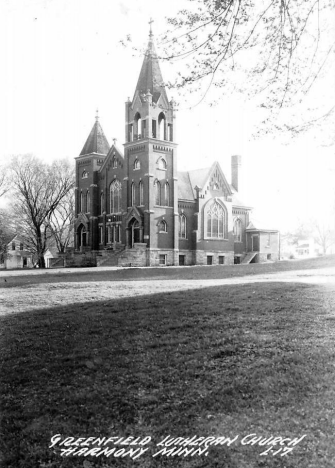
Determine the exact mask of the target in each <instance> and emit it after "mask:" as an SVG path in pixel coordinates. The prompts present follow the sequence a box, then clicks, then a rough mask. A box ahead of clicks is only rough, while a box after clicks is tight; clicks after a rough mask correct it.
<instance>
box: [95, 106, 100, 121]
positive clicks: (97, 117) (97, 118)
mask: <svg viewBox="0 0 335 468" xmlns="http://www.w3.org/2000/svg"><path fill="white" fill-rule="evenodd" d="M95 112H96V114H95V120H99V110H98V109H97V110H96V111H95Z"/></svg>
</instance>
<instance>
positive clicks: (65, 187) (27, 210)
mask: <svg viewBox="0 0 335 468" xmlns="http://www.w3.org/2000/svg"><path fill="white" fill-rule="evenodd" d="M10 170H11V180H12V189H11V190H12V192H13V200H14V201H13V202H12V210H13V215H14V216H15V217H16V219H17V220H18V226H19V233H20V236H22V237H24V239H25V241H26V243H27V244H28V246H29V247H30V249H31V250H32V251H33V252H35V255H36V259H37V263H38V266H39V267H40V268H45V261H44V254H45V252H46V249H47V246H48V241H49V239H50V237H51V235H52V233H51V230H50V218H51V217H52V215H53V213H54V212H55V210H56V209H57V208H58V206H59V204H60V203H61V202H62V200H63V199H64V197H65V196H66V195H67V194H68V192H69V191H70V190H71V188H72V187H73V185H74V174H73V168H72V167H71V166H70V164H69V162H68V161H66V160H59V161H54V162H53V163H52V164H50V165H48V164H46V163H44V162H43V161H41V160H40V159H38V158H36V157H34V156H31V155H25V156H16V157H14V158H13V159H12V161H11V164H10Z"/></svg>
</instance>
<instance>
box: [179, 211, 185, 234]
mask: <svg viewBox="0 0 335 468" xmlns="http://www.w3.org/2000/svg"><path fill="white" fill-rule="evenodd" d="M179 237H181V238H182V239H186V216H185V215H184V214H181V215H180V216H179Z"/></svg>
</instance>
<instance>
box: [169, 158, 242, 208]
mask: <svg viewBox="0 0 335 468" xmlns="http://www.w3.org/2000/svg"><path fill="white" fill-rule="evenodd" d="M215 168H218V169H219V171H220V172H221V177H222V179H223V181H224V183H225V185H226V187H227V190H228V193H229V195H230V196H231V197H232V202H233V206H240V207H245V208H251V207H249V206H248V205H246V204H245V203H244V202H243V201H242V200H241V199H240V198H239V196H237V194H236V190H235V189H234V187H232V186H231V185H229V184H228V182H227V180H226V178H225V176H224V174H223V172H222V169H221V167H220V164H219V163H218V162H217V161H216V162H214V163H213V164H212V166H211V167H206V168H204V169H195V170H194V171H189V172H178V198H179V199H181V200H194V199H196V197H197V193H196V190H195V187H199V188H200V189H205V186H206V185H207V183H208V180H209V178H210V177H211V174H212V173H213V172H214V169H215Z"/></svg>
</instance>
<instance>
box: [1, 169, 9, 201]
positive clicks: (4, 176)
mask: <svg viewBox="0 0 335 468" xmlns="http://www.w3.org/2000/svg"><path fill="white" fill-rule="evenodd" d="M8 189H9V179H8V169H7V168H6V167H4V166H0V197H2V196H3V195H5V193H6V192H8Z"/></svg>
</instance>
